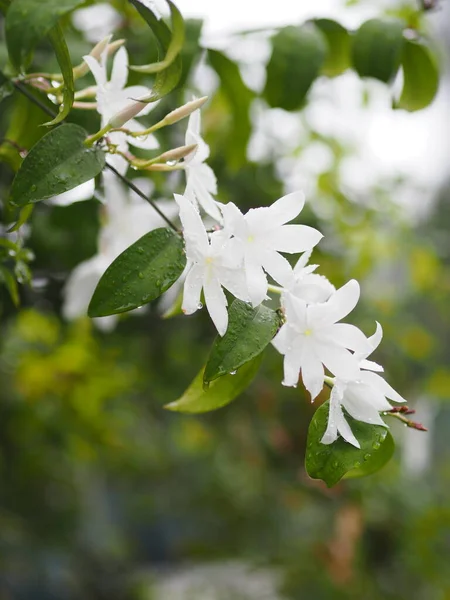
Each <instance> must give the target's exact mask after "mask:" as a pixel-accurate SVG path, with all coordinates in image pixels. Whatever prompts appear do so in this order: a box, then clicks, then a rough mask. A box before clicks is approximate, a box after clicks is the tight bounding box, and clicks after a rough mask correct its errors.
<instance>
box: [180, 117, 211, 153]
mask: <svg viewBox="0 0 450 600" xmlns="http://www.w3.org/2000/svg"><path fill="white" fill-rule="evenodd" d="M200 129H201V113H200V109H198V110H194V112H193V113H191V114H190V116H189V121H188V126H187V130H186V137H185V143H186V146H190V145H191V144H197V146H198V147H197V150H196V152H195V154H194V155H193V156H192V157H191V158H189V159H188V162H191V163H196V164H199V163H202V162H204V161H205V160H206V159H207V158H208V157H209V146H208V144H207V143H206V142H205V141H204V140H203V138H202V137H201V135H200Z"/></svg>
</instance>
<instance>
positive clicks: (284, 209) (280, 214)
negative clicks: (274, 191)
mask: <svg viewBox="0 0 450 600" xmlns="http://www.w3.org/2000/svg"><path fill="white" fill-rule="evenodd" d="M304 204H305V195H304V193H303V192H293V193H292V194H287V195H286V196H283V197H282V198H280V199H279V200H277V201H276V202H274V204H272V206H270V207H269V212H270V220H271V226H272V227H273V226H275V225H283V224H284V223H288V222H289V221H292V219H295V217H297V216H298V215H299V214H300V212H301V210H302V208H303V206H304Z"/></svg>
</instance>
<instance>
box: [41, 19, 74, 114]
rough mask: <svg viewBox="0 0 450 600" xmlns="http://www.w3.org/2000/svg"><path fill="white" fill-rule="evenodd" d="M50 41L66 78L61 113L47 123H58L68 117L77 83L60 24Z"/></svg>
mask: <svg viewBox="0 0 450 600" xmlns="http://www.w3.org/2000/svg"><path fill="white" fill-rule="evenodd" d="M49 38H50V42H51V44H52V46H53V50H54V51H55V54H56V58H57V60H58V64H59V66H60V68H61V73H62V76H63V79H64V88H63V103H62V104H61V106H60V107H59V114H58V115H57V116H56V117H55V118H54V119H53V120H52V121H50V122H49V123H46V125H56V124H57V123H60V122H61V121H62V120H63V119H65V118H66V117H67V115H68V114H69V112H70V109H71V108H72V104H73V100H74V97H75V85H74V81H73V68H72V61H71V60H70V54H69V49H68V48H67V44H66V41H65V39H64V35H63V31H62V29H61V26H60V25H59V24H57V25H55V27H53V28H52V29H51V30H50V33H49Z"/></svg>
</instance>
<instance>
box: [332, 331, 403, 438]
mask: <svg viewBox="0 0 450 600" xmlns="http://www.w3.org/2000/svg"><path fill="white" fill-rule="evenodd" d="M382 337H383V331H382V329H381V325H380V324H379V323H377V329H376V332H375V333H374V335H373V336H371V337H370V338H368V342H369V344H370V347H371V349H370V350H369V351H368V352H363V353H359V354H355V358H357V359H358V361H359V367H360V368H361V369H362V370H361V371H360V373H359V374H358V377H357V379H352V380H346V379H342V378H336V380H335V381H334V385H333V389H332V391H331V396H330V412H329V415H328V425H327V429H326V431H325V433H324V435H323V438H322V440H321V441H322V443H323V444H332V443H333V442H334V441H335V440H336V439H337V437H338V435H341V436H342V437H343V438H344V440H345V441H346V442H348V443H349V444H352V445H353V446H356V448H359V447H360V444H359V442H358V440H357V439H356V437H355V436H354V434H353V432H352V430H351V428H350V425H349V424H348V422H347V420H346V419H345V416H344V413H343V410H342V408H345V410H346V411H347V412H348V414H349V415H350V416H351V417H353V418H354V419H356V420H357V421H362V422H363V423H370V424H372V425H383V426H384V427H387V425H386V424H385V422H384V421H383V419H382V418H381V416H380V412H381V411H386V410H391V409H392V406H391V405H390V403H389V402H388V399H389V400H393V401H394V402H405V400H404V398H402V397H401V396H400V394H398V393H397V392H396V391H395V390H394V389H393V388H392V387H391V386H390V385H389V384H388V383H387V381H386V380H385V379H383V378H382V377H381V376H380V375H377V373H375V372H374V371H383V367H381V366H380V365H378V364H377V363H374V362H372V361H368V360H366V359H367V356H369V354H371V353H372V352H373V351H374V350H375V349H376V348H377V347H378V345H379V344H380V342H381V338H382Z"/></svg>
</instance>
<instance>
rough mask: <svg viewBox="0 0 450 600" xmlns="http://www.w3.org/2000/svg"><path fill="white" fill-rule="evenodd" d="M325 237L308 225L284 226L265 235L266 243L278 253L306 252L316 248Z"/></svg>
mask: <svg viewBox="0 0 450 600" xmlns="http://www.w3.org/2000/svg"><path fill="white" fill-rule="evenodd" d="M322 238H323V235H322V234H321V233H320V231H317V229H314V227H308V226H307V225H282V226H281V227H277V228H276V229H273V230H272V231H268V232H267V233H266V234H265V235H264V242H265V243H266V244H267V246H269V247H270V248H273V249H274V250H277V251H278V252H288V253H296V252H305V251H307V250H311V248H313V247H314V246H316V245H317V244H318V243H319V242H320V240H321V239H322Z"/></svg>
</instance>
